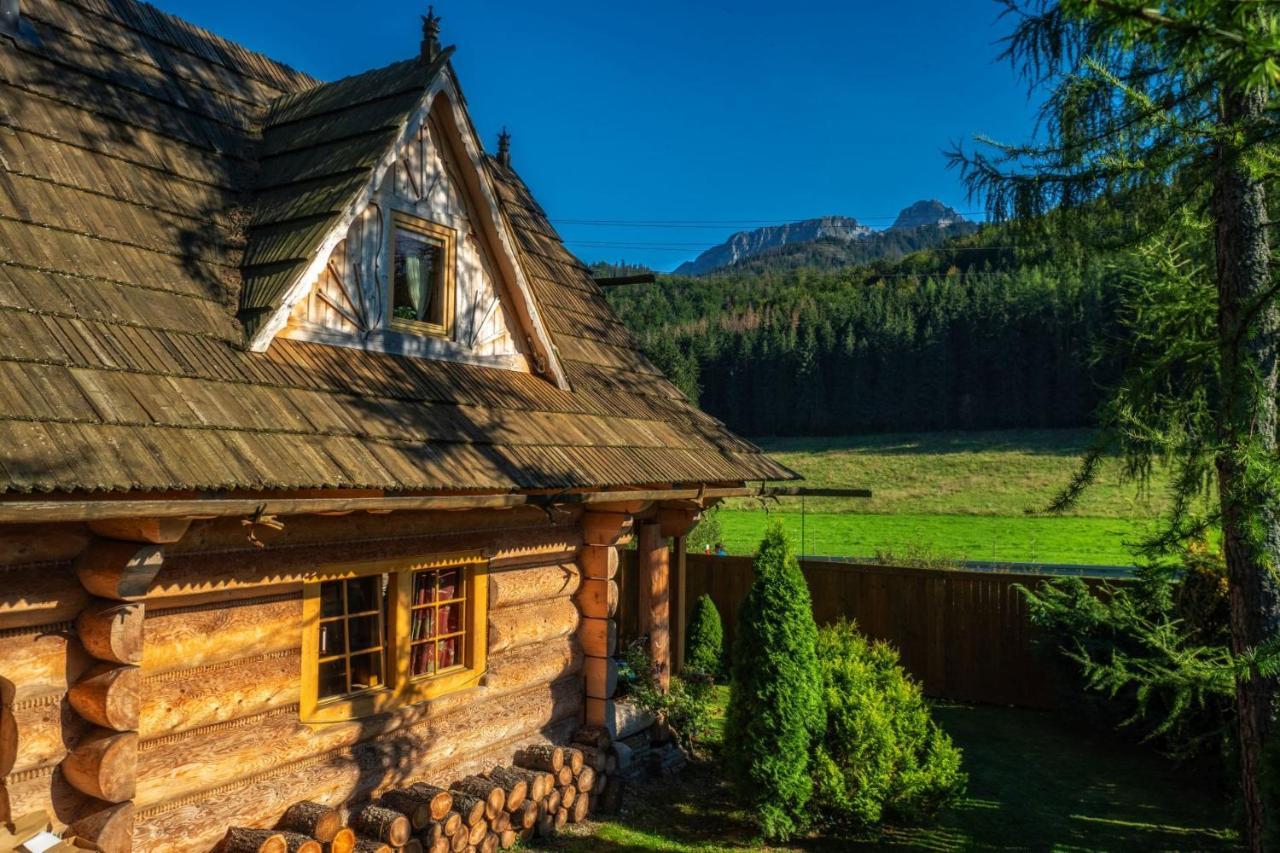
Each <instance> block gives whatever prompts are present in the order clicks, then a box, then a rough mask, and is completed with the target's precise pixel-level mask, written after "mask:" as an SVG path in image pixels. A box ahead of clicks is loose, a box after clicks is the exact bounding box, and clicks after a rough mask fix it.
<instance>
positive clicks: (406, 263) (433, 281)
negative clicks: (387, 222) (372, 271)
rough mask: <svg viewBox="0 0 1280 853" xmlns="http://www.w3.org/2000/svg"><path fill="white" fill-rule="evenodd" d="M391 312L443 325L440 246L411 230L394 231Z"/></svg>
mask: <svg viewBox="0 0 1280 853" xmlns="http://www.w3.org/2000/svg"><path fill="white" fill-rule="evenodd" d="M395 250H396V257H395V282H394V292H393V300H394V301H393V302H392V306H391V312H392V315H393V316H394V317H397V318H399V319H401V320H421V321H424V322H428V323H436V324H440V325H443V324H444V299H443V293H442V292H441V291H442V290H443V287H442V282H443V273H444V245H443V244H442V243H441V242H440V241H438V240H432V239H431V238H430V237H427V236H425V235H423V234H418V233H416V232H414V231H407V230H403V229H397V230H396V232H395Z"/></svg>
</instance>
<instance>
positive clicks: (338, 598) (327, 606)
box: [320, 581, 342, 616]
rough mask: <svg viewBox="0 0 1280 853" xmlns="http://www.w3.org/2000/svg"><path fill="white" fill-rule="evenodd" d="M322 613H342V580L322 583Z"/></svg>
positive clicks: (338, 614)
mask: <svg viewBox="0 0 1280 853" xmlns="http://www.w3.org/2000/svg"><path fill="white" fill-rule="evenodd" d="M320 615H321V616H341V615H342V581H325V582H324V583H322V584H320Z"/></svg>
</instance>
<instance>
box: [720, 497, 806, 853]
mask: <svg viewBox="0 0 1280 853" xmlns="http://www.w3.org/2000/svg"><path fill="white" fill-rule="evenodd" d="M753 568H754V571H755V579H754V580H753V581H752V583H751V588H750V590H748V592H747V597H746V599H745V600H744V601H743V602H742V608H741V610H740V611H739V613H738V629H737V630H738V633H737V637H736V639H735V641H734V646H733V685H732V688H731V690H730V696H729V710H728V715H727V719H726V721H725V751H726V768H727V770H728V773H729V778H730V779H731V781H732V782H733V784H734V787H735V789H736V790H737V792H738V795H739V797H740V799H741V800H742V801H743V803H744V804H745V805H746V806H747V807H748V808H749V809H750V811H751V812H752V814H753V815H754V817H755V818H756V820H758V821H759V824H760V828H761V830H762V831H763V832H764V834H765V835H766V836H769V837H771V838H779V839H785V838H787V837H789V836H791V835H793V834H795V833H796V832H797V831H798V830H799V829H800V828H802V827H803V826H804V823H805V817H804V816H805V807H806V805H807V804H808V802H809V799H810V797H811V796H812V795H813V780H812V779H811V778H810V775H809V762H810V755H811V750H812V747H813V745H814V744H815V743H816V742H817V739H818V738H820V737H821V736H822V733H823V731H824V729H825V720H824V717H823V705H822V694H821V672H820V670H819V668H818V657H817V651H816V647H817V641H818V627H817V625H816V624H814V621H813V605H812V603H811V602H810V600H809V589H808V587H807V586H805V582H804V576H803V575H802V574H801V573H800V564H799V563H797V562H796V557H795V553H794V552H793V550H792V548H791V542H790V541H789V540H788V539H787V535H786V533H785V532H784V531H783V529H782V525H781V523H779V522H774V523H773V524H771V525H770V527H769V530H768V532H767V533H766V534H765V537H764V540H763V541H762V542H761V543H760V550H759V551H758V552H757V553H756V558H755V563H754V566H753Z"/></svg>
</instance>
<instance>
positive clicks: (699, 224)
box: [549, 210, 987, 228]
mask: <svg viewBox="0 0 1280 853" xmlns="http://www.w3.org/2000/svg"><path fill="white" fill-rule="evenodd" d="M956 215H957V216H982V217H985V216H986V215H987V214H986V211H983V210H973V211H966V212H959V213H957V214H956ZM824 218H826V217H821V216H812V217H809V218H808V219H787V218H779V219H573V218H559V219H551V220H549V221H550V222H553V223H556V224H560V225H582V226H588V225H590V226H597V225H598V226H608V227H615V226H616V227H620V228H738V227H747V226H757V227H759V226H769V225H774V226H777V225H793V224H795V223H797V222H808V221H812V220H814V219H824ZM851 218H854V217H851ZM897 218H898V215H897V214H894V215H892V216H866V217H861V218H856V221H857V222H858V224H863V223H866V222H890V221H896V220H897Z"/></svg>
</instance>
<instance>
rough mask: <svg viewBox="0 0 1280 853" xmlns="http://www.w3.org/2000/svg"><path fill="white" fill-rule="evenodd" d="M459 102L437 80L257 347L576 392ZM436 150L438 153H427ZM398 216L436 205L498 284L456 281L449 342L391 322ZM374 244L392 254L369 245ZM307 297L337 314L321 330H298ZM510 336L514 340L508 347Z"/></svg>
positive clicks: (435, 217) (432, 211)
mask: <svg viewBox="0 0 1280 853" xmlns="http://www.w3.org/2000/svg"><path fill="white" fill-rule="evenodd" d="M461 103H462V99H461V97H460V95H459V92H458V90H457V88H456V84H455V83H454V81H453V78H452V75H451V74H448V73H442V74H440V75H437V78H436V80H434V81H433V82H432V84H431V86H430V87H429V88H428V89H427V91H426V92H425V93H424V95H423V97H422V99H421V100H420V101H419V103H418V104H417V105H416V107H415V108H414V109H413V111H412V112H411V113H410V115H409V117H408V119H407V121H406V122H405V124H404V126H403V128H402V131H401V133H400V134H399V135H398V136H397V138H396V140H395V142H394V143H393V144H392V145H391V146H389V148H388V150H387V151H386V152H385V153H384V155H383V157H382V158H381V160H380V161H379V163H378V164H377V166H376V167H375V168H374V170H373V173H372V175H371V177H370V180H369V182H368V184H367V185H366V186H365V187H364V188H363V189H362V190H361V192H360V194H359V196H358V197H357V198H356V199H355V201H353V202H352V204H351V205H350V206H349V207H348V209H347V210H346V211H345V212H344V213H343V215H342V216H340V217H339V218H338V221H337V222H336V223H335V225H334V227H333V228H332V229H331V230H330V232H329V233H328V234H327V235H326V236H325V239H324V240H323V241H322V242H321V244H320V248H319V249H318V251H317V253H316V257H315V258H314V259H313V261H312V263H310V264H309V265H308V266H307V268H306V269H305V270H304V272H303V274H302V275H301V276H300V277H299V278H298V279H297V280H296V281H295V282H294V283H293V284H292V285H291V286H290V288H289V289H288V290H287V292H286V293H285V296H284V298H283V300H282V302H281V304H280V306H279V307H278V308H277V309H276V310H275V311H274V312H273V313H272V314H271V316H270V318H269V319H268V320H267V321H266V322H265V323H263V325H262V326H261V328H260V329H259V330H258V332H257V333H256V334H255V335H254V336H253V338H252V340H250V341H249V348H250V349H251V350H253V351H255V352H261V351H264V350H266V349H267V348H268V347H269V346H270V345H271V341H272V340H274V338H275V337H276V336H277V335H282V336H287V337H292V338H304V339H308V340H316V341H322V342H324V343H329V344H334V345H337V346H350V347H357V348H363V349H376V350H379V351H383V352H390V353H394V354H399V355H406V356H416V357H425V358H443V359H448V360H455V361H465V362H471V363H477V364H485V365H489V366H493V367H505V368H509V369H516V370H531V369H532V370H535V371H537V372H541V373H544V374H545V375H546V376H547V377H548V378H549V379H551V380H552V381H553V382H555V384H556V385H557V386H559V387H560V388H564V389H567V388H568V383H567V381H566V379H565V377H564V373H563V370H562V368H561V366H560V363H559V359H558V357H557V354H556V351H555V348H554V347H553V346H552V344H551V338H550V335H549V334H548V333H547V329H546V326H545V324H544V323H543V320H542V317H541V316H540V313H539V311H538V305H537V301H536V300H535V299H534V298H533V293H532V289H531V287H530V284H529V282H528V280H527V279H526V277H525V274H524V270H523V268H522V266H521V264H520V262H519V260H518V258H519V254H518V252H517V249H516V242H515V238H514V235H513V234H512V233H511V230H510V228H509V226H508V224H507V222H506V220H505V217H504V216H503V215H502V212H501V209H500V207H499V205H498V194H497V191H496V189H495V188H494V186H493V184H492V181H491V180H490V176H489V173H488V171H487V169H486V168H485V167H484V161H483V156H484V155H483V151H482V149H481V146H480V144H479V142H478V140H477V139H476V136H475V131H474V129H473V127H472V125H471V122H470V119H469V117H468V116H467V114H466V112H465V110H464V109H463V108H462V106H461ZM432 149H434V150H435V153H436V156H435V157H430V156H428V155H429V154H430V153H431V151H432ZM415 152H417V154H416V156H415ZM446 152H447V153H446ZM448 154H451V155H452V156H448ZM451 161H452V163H451ZM451 166H453V168H451ZM441 170H444V171H445V172H447V174H443V173H442V171H441ZM459 200H460V202H461V203H460V204H459ZM395 211H399V212H401V213H406V214H410V215H415V216H424V215H425V214H427V213H428V211H429V218H430V220H431V221H432V222H435V223H437V224H440V225H445V226H448V227H450V228H454V229H455V231H456V233H457V240H456V242H457V244H458V245H457V248H458V264H459V266H460V267H462V268H463V269H462V272H463V274H464V275H466V274H470V275H473V276H474V278H475V279H476V280H483V281H487V282H491V283H492V287H491V288H488V289H486V288H474V289H472V288H458V292H459V294H461V297H460V298H459V301H458V303H457V305H456V307H455V316H454V335H453V338H452V339H448V338H443V337H432V336H418V335H411V334H404V333H400V332H395V331H392V330H389V329H387V328H385V326H384V320H385V318H386V314H387V306H386V305H385V304H384V303H385V302H386V296H387V294H386V290H385V282H386V277H387V275H388V272H389V271H388V269H387V267H388V266H389V255H388V252H389V247H388V245H387V244H388V243H389V240H388V238H387V237H388V233H389V229H390V227H391V217H392V214H393V212H395ZM371 243H374V244H376V245H378V246H381V247H382V249H383V250H382V251H368V249H369V247H370V244H371ZM504 297H505V298H504ZM307 299H318V300H320V301H321V302H322V303H323V306H322V308H323V310H324V312H325V313H326V314H327V315H328V317H329V318H330V319H329V321H327V322H325V323H324V324H323V326H318V325H314V324H308V325H307V326H306V327H305V328H298V327H296V325H295V326H290V325H289V320H290V316H291V314H293V313H294V312H295V308H302V307H305V306H300V303H302V302H303V300H307ZM506 335H509V336H510V337H511V338H512V342H513V344H514V346H507V345H506V344H505V342H504V341H503V338H504V336H506Z"/></svg>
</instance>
